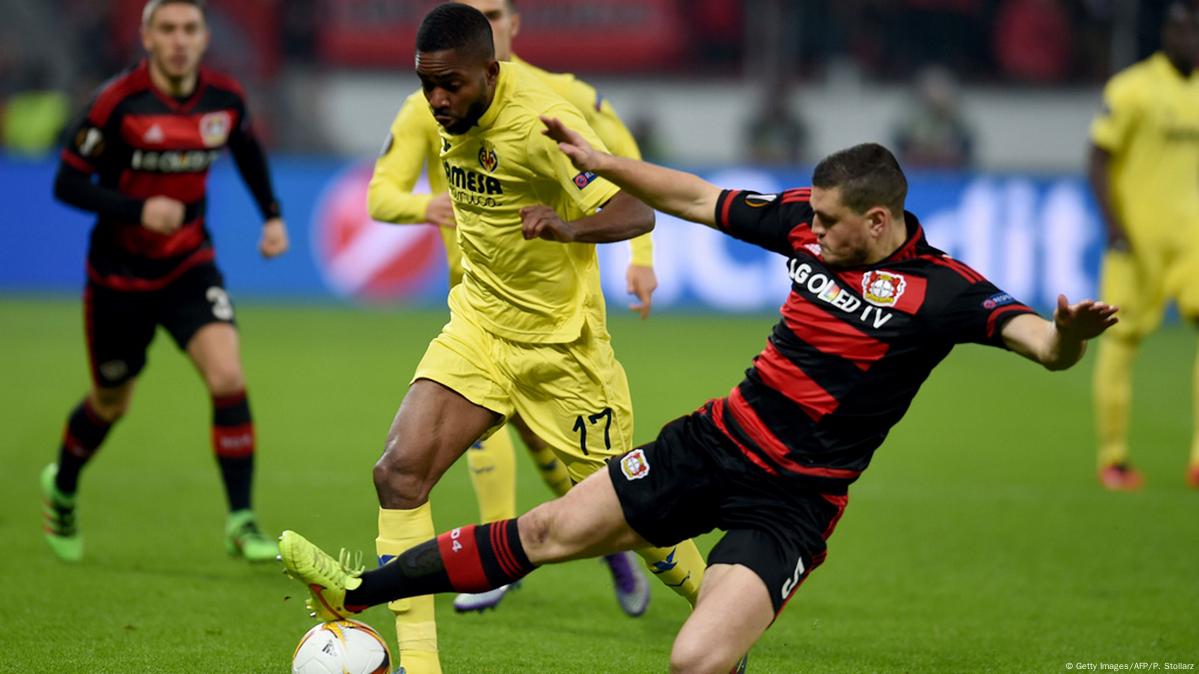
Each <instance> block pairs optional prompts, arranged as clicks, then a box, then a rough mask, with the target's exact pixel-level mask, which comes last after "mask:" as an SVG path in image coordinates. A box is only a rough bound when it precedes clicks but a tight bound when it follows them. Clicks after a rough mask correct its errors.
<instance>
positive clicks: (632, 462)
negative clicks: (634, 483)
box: [620, 449, 649, 480]
mask: <svg viewBox="0 0 1199 674" xmlns="http://www.w3.org/2000/svg"><path fill="white" fill-rule="evenodd" d="M620 472H622V473H624V476H625V479H627V480H640V479H641V478H643V477H645V476H646V475H649V462H648V461H646V460H645V452H644V451H643V450H640V449H634V450H633V451H631V452H629V453H628V454H625V455H624V457H623V458H621V460H620Z"/></svg>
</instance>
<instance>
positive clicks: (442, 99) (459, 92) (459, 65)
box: [416, 49, 500, 134]
mask: <svg viewBox="0 0 1199 674" xmlns="http://www.w3.org/2000/svg"><path fill="white" fill-rule="evenodd" d="M499 73H500V66H499V63H498V62H496V61H485V60H483V59H480V58H476V57H472V56H468V55H463V54H461V53H460V52H458V51H455V50H452V49H446V50H443V51H437V52H417V54H416V74H417V76H419V77H420V85H421V89H423V90H424V92H425V99H426V100H427V101H429V108H430V109H431V110H432V111H433V118H434V119H436V120H437V123H438V124H440V125H441V126H442V127H443V128H445V130H446V131H449V132H450V133H453V134H460V133H466V132H467V131H470V128H471V127H472V126H474V125H475V123H477V122H478V121H479V118H480V117H482V116H483V113H485V112H487V106H488V105H490V104H491V97H492V95H493V94H494V92H495V81H496V78H497V77H499Z"/></svg>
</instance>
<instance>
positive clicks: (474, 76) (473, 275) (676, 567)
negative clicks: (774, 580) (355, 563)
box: [312, 4, 704, 674]
mask: <svg viewBox="0 0 1199 674" xmlns="http://www.w3.org/2000/svg"><path fill="white" fill-rule="evenodd" d="M417 74H418V75H419V76H420V79H421V85H422V90H423V92H424V96H425V98H426V99H427V100H428V103H429V108H430V109H431V110H432V113H433V116H434V119H435V120H436V122H437V123H438V125H439V126H440V127H441V128H440V130H439V134H440V147H439V149H438V155H439V156H438V166H439V167H440V168H441V170H442V171H443V173H444V175H445V177H446V181H447V185H448V191H449V195H450V198H451V199H452V201H453V215H454V221H455V225H456V230H455V231H456V235H457V236H456V240H457V244H458V247H459V248H460V249H461V251H462V272H463V274H462V281H461V283H458V284H457V285H455V286H454V287H453V288H452V289H451V290H450V297H449V305H450V322H449V323H448V324H447V325H446V326H445V327H444V328H443V329H442V332H441V334H440V335H438V336H437V337H436V338H435V339H434V340H433V341H432V342H431V343H430V345H429V348H428V350H427V351H426V353H425V355H424V357H423V358H422V360H421V362H420V364H419V365H418V366H417V369H416V372H415V374H414V375H413V380H412V384H411V386H410V388H409V390H408V393H407V395H406V396H405V398H404V401H403V403H402V404H401V406H400V409H399V411H398V412H397V414H396V417H395V419H394V421H393V422H392V426H391V429H390V431H389V433H388V438H387V443H386V448H385V451H384V454H383V457H382V458H381V459H380V460H379V461H378V463H377V464H376V466H375V472H374V479H375V487H376V491H377V492H378V495H379V503H380V511H379V538H378V540H377V546H376V547H377V550H378V552H379V555H380V557H381V558H386V557H389V556H394V555H398V554H399V553H400V552H403V551H404V550H407V549H408V548H410V547H412V546H413V545H415V544H417V543H420V542H423V541H425V540H428V539H429V538H430V537H432V535H433V520H432V516H431V513H430V509H429V505H428V495H429V492H430V490H431V489H432V488H433V485H434V484H436V482H437V481H438V480H439V479H440V477H441V475H443V474H444V473H445V471H446V470H447V469H448V468H449V466H450V465H451V464H453V462H454V461H456V460H457V459H458V457H459V456H461V455H462V454H463V453H465V452H466V450H467V448H468V447H469V446H470V445H471V444H472V443H474V442H475V441H476V440H478V439H479V438H481V437H485V436H486V435H488V434H490V433H491V432H493V431H494V430H496V429H497V428H499V427H500V426H501V425H502V424H503V422H504V421H506V420H507V419H509V418H519V419H520V420H521V421H522V422H523V423H525V424H526V425H527V426H528V427H529V429H530V430H531V432H532V434H533V435H535V436H537V437H538V438H541V439H543V440H544V441H546V442H547V443H548V444H549V445H550V446H551V447H552V448H553V450H554V453H555V454H556V455H557V457H558V459H559V460H561V461H562V462H563V463H564V464H565V466H566V469H567V471H568V473H569V475H570V478H571V480H572V481H574V482H577V481H580V480H582V479H583V478H584V477H586V476H587V475H589V474H591V473H593V472H595V471H597V470H599V469H600V468H601V467H603V466H604V465H605V461H606V460H607V459H609V458H612V457H615V456H619V455H621V454H622V453H624V452H625V451H628V450H629V449H631V448H632V434H633V419H632V409H631V404H630V401H629V392H628V382H627V380H626V378H625V374H624V370H623V369H622V368H621V366H620V364H619V363H618V362H617V361H616V359H615V356H614V354H613V352H612V346H611V343H610V340H609V337H608V333H607V328H606V325H605V307H604V300H603V294H602V293H601V291H600V284H599V270H598V263H597V261H596V254H595V247H594V245H593V244H591V243H574V244H569V245H562V244H557V243H553V242H549V241H525V240H524V238H523V236H522V234H521V229H522V218H523V217H554V218H561V219H564V220H567V221H579V222H586V223H589V225H590V226H593V227H596V228H598V231H600V232H606V233H609V234H610V233H611V232H617V233H619V232H625V231H627V232H633V231H637V232H642V231H646V229H645V228H646V227H647V226H652V218H653V211H652V210H651V209H649V207H647V206H646V205H645V204H643V203H641V202H640V201H638V200H636V199H634V198H632V197H630V196H629V195H627V194H624V193H622V192H620V190H618V189H617V188H616V187H615V186H613V185H612V184H611V183H608V182H606V181H604V180H602V179H600V178H598V177H596V176H594V175H592V174H588V173H583V172H579V171H577V170H575V169H574V168H573V166H572V165H571V164H570V161H569V160H568V159H566V158H565V156H564V155H562V153H561V152H559V151H558V149H557V146H556V144H555V143H554V142H552V141H550V140H549V139H547V138H546V137H545V136H543V135H542V134H541V132H540V129H541V127H540V122H539V119H538V115H540V114H554V115H557V116H560V117H562V118H564V119H568V120H570V121H569V122H568V123H570V124H572V125H573V126H575V127H576V128H580V129H582V130H584V131H583V132H584V133H585V134H586V135H587V137H588V140H589V142H593V143H595V144H597V145H598V146H600V147H602V146H603V144H602V142H601V141H600V140H599V139H598V138H597V137H595V135H594V132H592V131H591V130H590V129H589V127H587V124H586V122H585V120H584V119H583V118H582V116H581V115H580V113H579V112H578V111H577V110H576V109H575V108H574V107H573V106H571V105H570V103H568V102H567V101H566V100H565V99H563V98H561V97H560V96H558V95H557V94H555V93H554V92H553V91H552V90H551V89H549V88H548V87H546V86H545V85H544V84H543V83H542V82H541V81H540V79H539V78H538V77H537V75H536V74H535V73H534V72H533V71H532V70H530V69H529V68H527V67H526V66H523V65H520V64H513V63H504V64H501V63H499V62H498V61H496V60H495V53H494V47H493V44H492V38H491V28H490V25H489V24H488V21H487V19H486V18H485V17H484V16H483V15H482V14H481V13H480V12H478V11H477V10H475V9H473V8H470V7H467V6H465V5H460V4H449V5H442V6H440V7H438V8H435V9H434V10H433V11H432V12H430V13H429V15H428V16H427V17H426V18H425V20H424V22H423V23H422V25H421V29H420V31H419V33H418V36H417ZM647 220H649V222H647ZM610 238H620V237H610ZM623 238H629V237H628V236H624V237H623ZM603 240H607V239H603ZM638 554H640V555H641V556H642V557H643V558H645V559H646V561H647V562H648V563H649V564H650V565H651V567H652V568H654V570H655V573H656V574H657V576H658V578H659V579H661V580H662V581H663V582H665V583H666V584H667V585H670V586H672V588H673V589H674V590H675V591H676V592H677V593H679V594H681V595H683V596H684V597H686V598H687V599H688V601H689V602H691V603H692V604H693V605H694V602H695V599H696V597H697V595H698V590H699V585H700V582H701V580H702V573H703V567H704V564H703V560H702V558H701V557H700V555H699V551H698V550H697V549H696V547H695V545H694V543H692V542H691V541H686V542H684V543H681V544H679V545H678V546H677V547H674V548H670V549H657V548H649V549H644V550H639V551H638ZM509 562H511V560H505V559H492V560H485V561H484V564H485V565H489V564H500V565H504V564H508V563H509ZM488 568H490V567H488ZM318 599H319V598H318ZM312 606H313V608H314V610H315V611H316V613H318V614H319V615H320V616H321V617H322V618H325V619H331V618H334V617H336V614H335V613H334V612H333V611H331V610H330V607H329V606H326V605H322V604H320V603H319V601H317V602H316V603H314V604H312ZM392 609H393V611H395V612H396V628H397V635H398V641H399V647H400V660H401V663H402V665H403V667H404V668H405V670H406V672H407V673H408V674H426V673H427V672H438V671H440V665H439V662H438V658H437V636H436V624H435V620H434V614H433V600H432V598H431V597H427V596H426V597H416V598H412V599H405V600H401V601H400V602H396V603H393V604H392Z"/></svg>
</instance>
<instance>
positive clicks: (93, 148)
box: [75, 126, 104, 157]
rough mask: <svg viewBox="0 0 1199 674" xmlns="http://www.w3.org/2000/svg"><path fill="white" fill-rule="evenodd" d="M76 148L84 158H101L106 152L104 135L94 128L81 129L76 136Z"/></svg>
mask: <svg viewBox="0 0 1199 674" xmlns="http://www.w3.org/2000/svg"><path fill="white" fill-rule="evenodd" d="M75 148H76V149H78V150H79V154H80V155H82V156H84V157H96V156H99V155H100V153H102V152H103V151H104V134H103V133H100V129H97V128H96V127H94V126H89V127H87V128H86V129H81V130H80V131H79V133H78V134H76V135H75Z"/></svg>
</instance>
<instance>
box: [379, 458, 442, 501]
mask: <svg viewBox="0 0 1199 674" xmlns="http://www.w3.org/2000/svg"><path fill="white" fill-rule="evenodd" d="M373 476H374V480H375V491H376V492H377V493H378V494H379V503H380V505H382V506H383V507H385V508H397V509H403V510H407V509H410V508H416V507H418V506H420V505H421V504H423V503H424V502H425V501H427V500H429V492H430V491H432V490H433V480H432V479H431V478H430V477H429V474H428V471H427V470H421V467H420V466H419V465H418V464H417V463H416V462H414V461H410V460H407V459H405V458H404V457H402V456H396V455H394V454H393V453H392V452H387V453H386V454H384V455H383V456H382V457H381V458H380V459H379V461H378V462H376V463H375V468H374V473H373Z"/></svg>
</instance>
